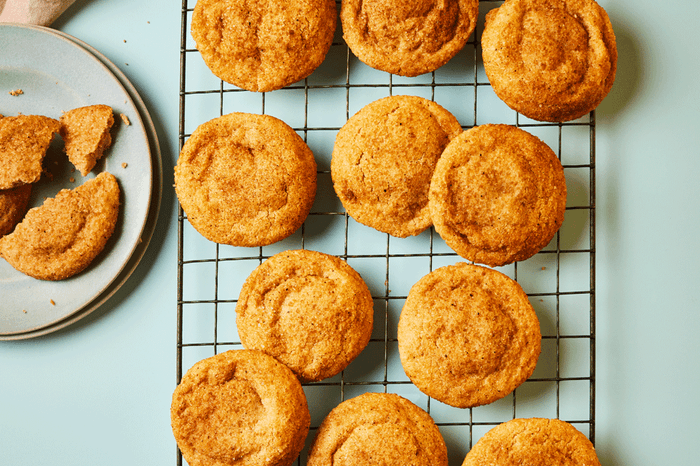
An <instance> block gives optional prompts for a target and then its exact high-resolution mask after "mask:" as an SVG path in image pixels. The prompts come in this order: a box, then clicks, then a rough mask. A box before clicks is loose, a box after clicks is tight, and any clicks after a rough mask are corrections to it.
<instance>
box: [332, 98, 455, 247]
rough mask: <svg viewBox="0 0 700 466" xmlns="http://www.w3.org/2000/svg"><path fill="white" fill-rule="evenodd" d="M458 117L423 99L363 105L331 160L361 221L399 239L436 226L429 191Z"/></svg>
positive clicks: (342, 193) (347, 203)
mask: <svg viewBox="0 0 700 466" xmlns="http://www.w3.org/2000/svg"><path fill="white" fill-rule="evenodd" d="M461 132H462V127H461V126H460V124H459V122H458V121H457V119H456V118H455V117H454V116H453V115H452V114H451V113H450V112H448V111H447V110H445V109H444V108H443V107H441V106H440V105H438V104H436V103H435V102H432V101H430V100H427V99H424V98H422V97H415V96H408V95H400V96H391V97H385V98H383V99H379V100H377V101H374V102H372V103H370V104H369V105H367V106H365V107H363V108H362V109H361V110H360V111H359V112H357V113H356V114H355V115H353V116H352V117H351V118H350V119H349V120H348V121H347V123H345V125H343V127H342V128H341V129H340V131H338V134H337V136H336V140H335V145H334V147H333V154H332V157H331V177H332V179H333V188H334V189H335V192H336V193H337V195H338V197H339V198H340V201H341V202H342V203H343V206H344V207H345V210H347V212H348V214H349V215H350V216H351V217H352V218H354V219H355V220H357V221H358V222H360V223H362V224H364V225H367V226H370V227H372V228H375V229H377V230H379V231H382V232H384V233H389V234H391V235H393V236H397V237H400V238H405V237H407V236H409V235H418V234H420V233H421V232H422V231H424V230H425V229H426V228H428V227H429V226H430V225H431V223H432V222H431V219H430V208H429V207H428V189H429V187H430V179H431V177H432V175H433V170H434V168H435V165H436V163H437V161H438V158H439V157H440V154H442V151H443V150H444V149H445V147H446V146H447V143H448V142H449V141H450V140H451V139H453V138H454V137H456V136H457V135H458V134H460V133H461Z"/></svg>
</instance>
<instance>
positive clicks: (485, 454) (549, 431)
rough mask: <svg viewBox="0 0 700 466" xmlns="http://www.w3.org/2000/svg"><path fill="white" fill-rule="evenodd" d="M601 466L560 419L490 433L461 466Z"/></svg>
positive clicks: (518, 422) (508, 425)
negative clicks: (524, 465) (526, 465)
mask: <svg viewBox="0 0 700 466" xmlns="http://www.w3.org/2000/svg"><path fill="white" fill-rule="evenodd" d="M493 464H498V465H499V466H516V465H522V464H528V465H532V466H554V465H557V466H579V465H585V466H600V461H599V460H598V456H597V455H596V452H595V448H594V447H593V444H592V443H591V441H590V440H588V438H587V437H586V436H585V435H584V434H583V433H581V432H580V431H579V430H577V429H576V428H575V427H574V426H573V425H571V424H569V423H567V422H564V421H560V420H558V419H542V418H532V419H513V420H512V421H508V422H505V423H503V424H499V425H498V426H496V427H494V428H493V429H491V430H490V431H488V432H487V433H486V434H485V435H484V436H483V437H482V438H480V439H479V441H478V442H476V444H475V445H474V447H473V448H472V449H471V450H470V451H469V453H467V456H466V458H465V459H464V462H463V463H462V466H489V465H493Z"/></svg>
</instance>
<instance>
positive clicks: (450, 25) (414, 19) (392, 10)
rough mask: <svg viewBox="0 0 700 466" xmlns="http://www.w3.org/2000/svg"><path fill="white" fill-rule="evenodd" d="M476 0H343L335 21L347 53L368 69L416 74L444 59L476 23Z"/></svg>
mask: <svg viewBox="0 0 700 466" xmlns="http://www.w3.org/2000/svg"><path fill="white" fill-rule="evenodd" d="M478 14H479V2H478V0H448V1H445V2H440V4H439V5H438V4H437V2H434V1H432V0H419V1H412V2H407V1H404V0H392V1H388V2H387V1H381V0H343V1H342V4H341V9H340V21H341V24H342V27H343V38H344V39H345V42H346V43H347V44H348V46H349V47H350V49H351V50H352V52H353V53H354V54H355V55H356V56H357V58H359V59H360V60H361V61H362V62H364V63H365V64H367V65H369V66H371V67H372V68H375V69H378V70H382V71H386V72H388V73H393V74H398V75H401V76H418V75H420V74H423V73H428V72H431V71H435V70H436V69H438V68H439V67H441V66H442V65H444V64H445V63H447V62H448V61H449V60H450V59H451V58H452V57H454V56H455V55H456V54H457V52H459V51H460V50H461V49H462V48H463V47H464V45H465V44H466V42H467V40H468V39H469V36H470V35H471V33H472V31H474V27H475V25H476V20H477V17H478Z"/></svg>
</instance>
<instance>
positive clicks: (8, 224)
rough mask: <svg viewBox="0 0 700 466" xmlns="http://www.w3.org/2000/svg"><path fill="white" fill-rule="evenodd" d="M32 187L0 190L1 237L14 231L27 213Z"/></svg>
mask: <svg viewBox="0 0 700 466" xmlns="http://www.w3.org/2000/svg"><path fill="white" fill-rule="evenodd" d="M31 194H32V185H31V184H23V185H21V186H17V187H16V188H11V189H2V190H0V237H2V236H4V235H6V234H8V233H10V232H11V231H12V230H14V228H15V225H17V224H18V223H19V222H20V221H21V220H22V218H23V217H24V214H25V213H27V205H28V203H29V196H31Z"/></svg>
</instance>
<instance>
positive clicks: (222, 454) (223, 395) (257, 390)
mask: <svg viewBox="0 0 700 466" xmlns="http://www.w3.org/2000/svg"><path fill="white" fill-rule="evenodd" d="M170 419H171V425H172V430H173V435H174V436H175V440H176V441H177V445H178V447H179V448H180V451H181V452H182V456H183V457H184V458H185V460H186V461H187V463H188V464H189V465H190V466H228V465H236V466H288V465H290V464H292V462H293V461H294V460H295V459H296V458H297V457H298V456H299V453H300V452H301V449H302V448H303V447H304V442H305V440H306V436H307V434H308V432H309V425H310V414H309V408H308V405H307V402H306V396H305V395H304V391H303V389H302V387H301V383H300V382H299V380H297V378H296V377H295V376H294V374H293V373H292V371H291V370H289V368H288V367H286V366H285V365H284V364H282V363H280V362H278V361H276V360H275V359H274V358H272V357H271V356H268V355H266V354H265V353H262V352H260V351H252V350H229V351H226V352H224V353H220V354H218V355H216V356H212V357H210V358H207V359H204V360H201V361H199V362H198V363H196V364H195V365H194V366H192V368H190V369H189V370H188V371H187V373H186V374H185V376H184V377H183V378H182V381H181V382H180V384H179V385H178V386H177V388H176V389H175V391H174V393H173V397H172V404H171V408H170Z"/></svg>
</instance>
